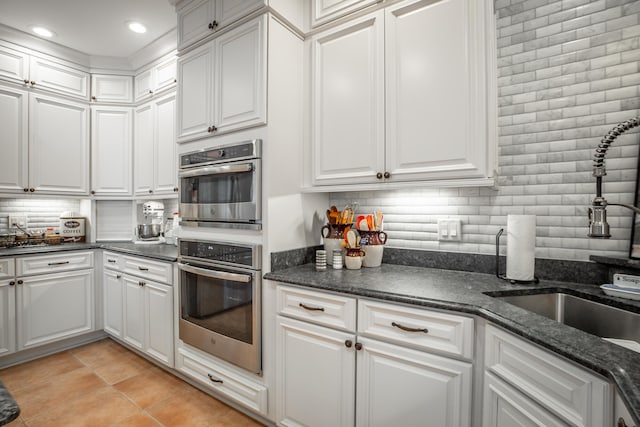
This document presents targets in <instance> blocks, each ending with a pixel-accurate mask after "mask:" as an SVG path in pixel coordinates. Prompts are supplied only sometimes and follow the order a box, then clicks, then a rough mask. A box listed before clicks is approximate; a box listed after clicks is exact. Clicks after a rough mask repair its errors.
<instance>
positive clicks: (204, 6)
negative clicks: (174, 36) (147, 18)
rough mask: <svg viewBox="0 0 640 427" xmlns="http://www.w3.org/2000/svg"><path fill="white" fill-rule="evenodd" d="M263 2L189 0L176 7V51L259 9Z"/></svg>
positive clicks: (251, 0) (255, 0)
mask: <svg viewBox="0 0 640 427" xmlns="http://www.w3.org/2000/svg"><path fill="white" fill-rule="evenodd" d="M265 4H266V1H265V0H191V1H188V0H187V1H183V2H182V3H181V4H179V5H178V7H177V13H178V50H182V49H184V48H186V47H188V46H189V45H191V44H193V43H195V42H197V41H198V40H201V39H203V38H205V37H207V36H208V35H209V34H212V33H214V32H215V31H216V30H219V29H220V28H223V27H225V26H227V25H229V24H230V23H232V22H235V21H237V20H238V19H240V18H242V17H243V16H246V15H248V14H249V13H251V12H253V11H255V10H258V9H260V8H261V7H262V6H264V5H265Z"/></svg>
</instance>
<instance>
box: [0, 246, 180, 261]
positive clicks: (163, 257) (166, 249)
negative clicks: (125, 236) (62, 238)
mask: <svg viewBox="0 0 640 427" xmlns="http://www.w3.org/2000/svg"><path fill="white" fill-rule="evenodd" d="M86 249H107V250H110V251H114V252H121V253H124V254H128V255H136V256H142V257H146V258H154V259H157V260H160V261H168V262H175V261H177V259H178V248H177V247H176V246H174V245H167V244H158V245H149V244H146V245H145V244H136V243H133V242H98V243H64V244H61V245H39V246H25V247H15V248H9V249H0V258H2V257H12V256H20V255H36V254H48V253H56V252H64V251H78V250H86Z"/></svg>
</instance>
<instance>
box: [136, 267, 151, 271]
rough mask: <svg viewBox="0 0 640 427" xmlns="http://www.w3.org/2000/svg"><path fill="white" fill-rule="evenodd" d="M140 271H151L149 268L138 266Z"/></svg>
mask: <svg viewBox="0 0 640 427" xmlns="http://www.w3.org/2000/svg"><path fill="white" fill-rule="evenodd" d="M138 270H140V271H149V269H148V268H147V267H140V266H138Z"/></svg>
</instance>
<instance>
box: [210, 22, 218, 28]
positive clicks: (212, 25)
mask: <svg viewBox="0 0 640 427" xmlns="http://www.w3.org/2000/svg"><path fill="white" fill-rule="evenodd" d="M208 27H209V29H210V30H215V29H216V28H217V27H218V21H213V22H210V23H209V25H208Z"/></svg>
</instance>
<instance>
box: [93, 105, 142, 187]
mask: <svg viewBox="0 0 640 427" xmlns="http://www.w3.org/2000/svg"><path fill="white" fill-rule="evenodd" d="M132 133H133V118H132V109H131V108H126V107H91V194H92V195H96V196H130V195H131V187H132V179H131V168H132V163H131V158H132V153H131V151H132V137H133V135H132Z"/></svg>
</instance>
